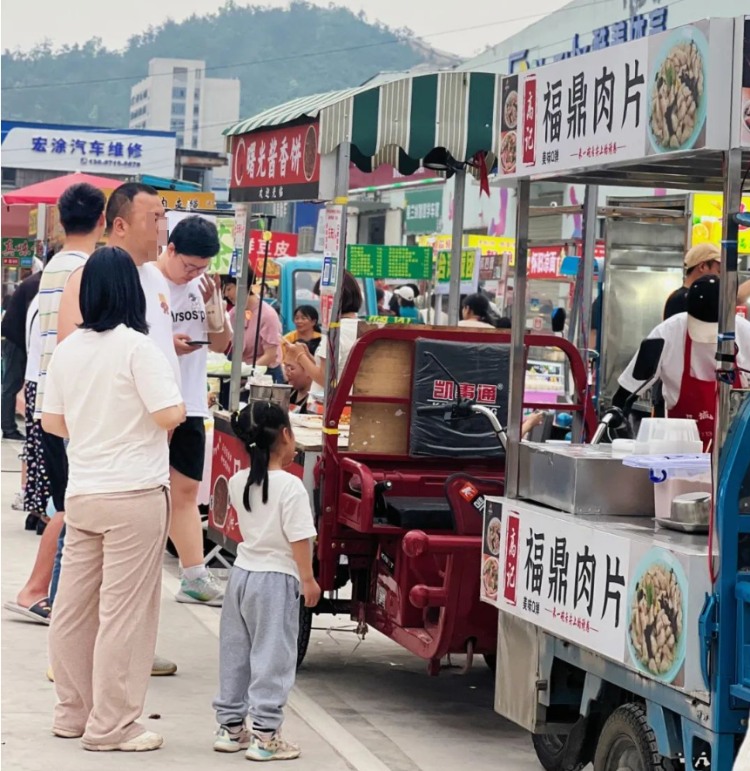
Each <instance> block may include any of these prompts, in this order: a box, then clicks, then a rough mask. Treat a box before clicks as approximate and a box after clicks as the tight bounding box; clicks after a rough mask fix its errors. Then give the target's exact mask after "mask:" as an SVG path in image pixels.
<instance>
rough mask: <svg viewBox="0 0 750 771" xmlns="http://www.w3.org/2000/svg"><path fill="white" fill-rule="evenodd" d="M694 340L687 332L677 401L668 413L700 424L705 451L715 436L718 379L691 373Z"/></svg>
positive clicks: (670, 415)
mask: <svg viewBox="0 0 750 771" xmlns="http://www.w3.org/2000/svg"><path fill="white" fill-rule="evenodd" d="M692 353H693V341H692V340H691V339H690V335H689V334H688V333H686V334H685V361H684V364H683V370H682V382H681V383H680V395H679V396H678V398H677V403H676V404H675V406H674V407H672V409H671V410H668V412H667V414H668V416H669V417H670V418H689V419H691V420H694V421H695V422H696V423H697V424H698V433H699V434H700V437H701V441H702V442H703V451H704V452H705V451H707V450H708V446H709V444H710V442H711V440H712V439H713V437H714V413H715V412H716V381H715V380H700V379H699V378H697V377H693V375H691V374H690V364H691V360H692Z"/></svg>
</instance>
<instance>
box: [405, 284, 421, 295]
mask: <svg viewBox="0 0 750 771" xmlns="http://www.w3.org/2000/svg"><path fill="white" fill-rule="evenodd" d="M406 286H408V287H409V289H412V290H414V297H419V295H420V292H419V287H418V286H417V285H416V284H406Z"/></svg>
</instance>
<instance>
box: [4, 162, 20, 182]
mask: <svg viewBox="0 0 750 771" xmlns="http://www.w3.org/2000/svg"><path fill="white" fill-rule="evenodd" d="M17 171H18V170H17V169H9V168H7V167H6V166H3V185H15V184H16V172H17Z"/></svg>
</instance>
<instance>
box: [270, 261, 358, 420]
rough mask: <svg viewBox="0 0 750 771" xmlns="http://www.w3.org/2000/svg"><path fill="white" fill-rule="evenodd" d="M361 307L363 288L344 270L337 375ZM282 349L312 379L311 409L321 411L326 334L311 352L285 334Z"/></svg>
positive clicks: (354, 337)
mask: <svg viewBox="0 0 750 771" xmlns="http://www.w3.org/2000/svg"><path fill="white" fill-rule="evenodd" d="M361 307H362V292H361V291H360V288H359V283H358V282H357V279H356V278H354V276H353V275H352V274H351V273H349V271H346V272H345V273H344V283H343V285H342V287H341V323H340V326H339V355H338V362H337V372H338V376H339V377H340V376H341V372H342V371H343V369H344V367H345V366H346V362H347V360H348V359H349V354H350V353H351V350H352V348H354V344H355V343H356V342H357V330H358V327H359V309H360V308H361ZM281 343H282V347H283V350H284V361H286V362H294V363H295V364H296V365H297V366H298V367H301V368H302V369H303V370H304V371H305V372H306V373H307V374H308V375H309V376H310V377H311V378H312V380H313V385H312V388H311V389H310V402H311V404H310V406H311V409H310V412H316V413H322V411H323V410H322V403H323V393H324V383H325V370H326V364H325V360H326V359H327V358H328V335H323V336H322V337H321V339H320V345H319V346H318V350H317V351H316V353H315V356H313V355H312V354H311V353H310V351H309V349H308V347H307V346H306V345H305V344H304V343H290V342H289V341H288V340H286V339H285V338H282V340H281Z"/></svg>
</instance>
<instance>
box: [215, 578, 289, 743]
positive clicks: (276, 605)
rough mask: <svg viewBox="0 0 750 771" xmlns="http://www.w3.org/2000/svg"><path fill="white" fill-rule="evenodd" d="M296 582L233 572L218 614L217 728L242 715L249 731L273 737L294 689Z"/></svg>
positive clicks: (282, 719) (240, 718)
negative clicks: (219, 614)
mask: <svg viewBox="0 0 750 771" xmlns="http://www.w3.org/2000/svg"><path fill="white" fill-rule="evenodd" d="M299 596H300V591H299V581H298V580H297V579H296V578H295V577H294V576H290V575H287V574H286V573H251V572H248V571H247V570H243V569H242V568H238V567H233V568H232V570H231V572H230V574H229V582H228V585H227V590H226V593H225V594H224V603H223V607H222V611H221V629H220V642H219V695H218V696H217V697H216V700H215V701H214V704H213V706H214V709H215V710H216V720H217V722H218V723H219V725H227V724H228V723H238V722H240V721H242V720H244V719H245V717H246V716H247V715H249V716H250V718H251V727H252V728H255V729H256V730H259V731H276V730H278V729H279V728H280V727H281V724H282V722H283V721H284V713H283V710H284V706H285V705H286V701H287V698H288V696H289V691H291V689H292V686H293V685H294V677H295V674H296V668H297V635H298V630H299Z"/></svg>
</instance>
